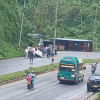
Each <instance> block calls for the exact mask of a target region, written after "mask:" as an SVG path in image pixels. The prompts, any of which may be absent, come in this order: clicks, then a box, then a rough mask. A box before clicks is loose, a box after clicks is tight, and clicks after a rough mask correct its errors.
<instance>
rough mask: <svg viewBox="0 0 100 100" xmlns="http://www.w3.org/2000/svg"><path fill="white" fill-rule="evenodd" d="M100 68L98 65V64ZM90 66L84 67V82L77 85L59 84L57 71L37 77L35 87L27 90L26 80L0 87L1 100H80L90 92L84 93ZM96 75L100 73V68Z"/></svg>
mask: <svg viewBox="0 0 100 100" xmlns="http://www.w3.org/2000/svg"><path fill="white" fill-rule="evenodd" d="M99 66H100V64H99ZM90 69H91V66H90V65H86V70H85V77H84V81H83V82H80V83H79V84H78V85H75V84H71V83H70V84H68V83H65V84H60V83H59V82H58V80H57V78H56V77H57V71H53V72H49V73H45V74H42V75H38V76H37V78H36V81H35V87H34V88H33V89H31V90H28V89H27V87H26V80H22V81H18V82H15V83H11V84H8V85H4V86H0V99H1V100H82V99H83V98H84V97H85V98H86V97H87V96H88V95H90V94H91V93H92V92H89V93H88V92H87V91H86V89H87V88H86V83H87V80H88V77H89V75H91V70H90ZM96 73H100V67H98V68H97V70H96Z"/></svg>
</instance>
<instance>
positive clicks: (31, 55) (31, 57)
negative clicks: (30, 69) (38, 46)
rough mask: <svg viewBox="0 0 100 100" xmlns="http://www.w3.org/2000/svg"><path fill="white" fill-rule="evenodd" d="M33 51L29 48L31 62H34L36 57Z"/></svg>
mask: <svg viewBox="0 0 100 100" xmlns="http://www.w3.org/2000/svg"><path fill="white" fill-rule="evenodd" d="M33 52H34V51H33V50H32V49H29V51H28V56H29V58H30V63H32V64H33V58H34V54H33Z"/></svg>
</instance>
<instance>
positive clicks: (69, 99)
mask: <svg viewBox="0 0 100 100" xmlns="http://www.w3.org/2000/svg"><path fill="white" fill-rule="evenodd" d="M84 92H86V90H85V91H82V92H80V93H78V94H75V95H74V96H72V97H70V98H68V99H67V100H71V99H72V98H74V97H76V96H78V95H80V94H82V93H84Z"/></svg>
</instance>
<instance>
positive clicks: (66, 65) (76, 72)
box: [57, 57, 84, 84]
mask: <svg viewBox="0 0 100 100" xmlns="http://www.w3.org/2000/svg"><path fill="white" fill-rule="evenodd" d="M57 79H58V80H59V81H60V82H62V81H72V82H75V84H78V83H79V81H83V79H84V70H83V67H82V66H80V64H79V60H78V58H77V57H63V58H62V59H61V60H60V64H59V68H58V73H57Z"/></svg>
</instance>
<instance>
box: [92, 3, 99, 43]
mask: <svg viewBox="0 0 100 100" xmlns="http://www.w3.org/2000/svg"><path fill="white" fill-rule="evenodd" d="M97 8H98V7H97V5H96V10H95V19H94V32H93V42H95V35H96V22H97Z"/></svg>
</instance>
